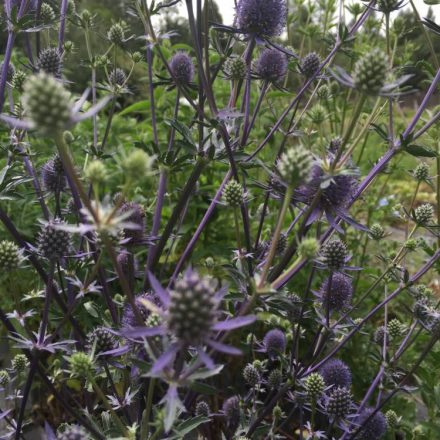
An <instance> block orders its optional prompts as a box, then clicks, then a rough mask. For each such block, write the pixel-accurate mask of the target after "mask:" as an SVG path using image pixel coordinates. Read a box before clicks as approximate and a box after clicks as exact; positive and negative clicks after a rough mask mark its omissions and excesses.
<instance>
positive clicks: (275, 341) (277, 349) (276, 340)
mask: <svg viewBox="0 0 440 440" xmlns="http://www.w3.org/2000/svg"><path fill="white" fill-rule="evenodd" d="M263 346H264V350H265V351H266V352H267V353H268V354H269V356H275V355H279V354H281V353H283V352H284V350H285V349H286V336H285V335H284V333H283V332H282V331H281V330H279V329H273V330H269V331H268V332H267V333H266V335H265V336H264V339H263Z"/></svg>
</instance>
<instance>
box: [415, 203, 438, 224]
mask: <svg viewBox="0 0 440 440" xmlns="http://www.w3.org/2000/svg"><path fill="white" fill-rule="evenodd" d="M433 216H434V208H433V206H432V205H430V204H429V203H425V204H424V205H421V206H419V207H418V208H416V210H415V211H414V218H415V221H416V223H417V224H418V225H422V226H425V225H427V224H429V222H430V221H431V220H432V218H433Z"/></svg>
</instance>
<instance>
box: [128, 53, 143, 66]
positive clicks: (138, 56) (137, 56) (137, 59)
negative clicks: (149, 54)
mask: <svg viewBox="0 0 440 440" xmlns="http://www.w3.org/2000/svg"><path fill="white" fill-rule="evenodd" d="M143 58H144V57H143V55H142V54H141V53H140V52H133V53H132V54H131V59H132V60H133V63H136V64H137V63H140V62H141V61H142V60H143Z"/></svg>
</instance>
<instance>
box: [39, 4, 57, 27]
mask: <svg viewBox="0 0 440 440" xmlns="http://www.w3.org/2000/svg"><path fill="white" fill-rule="evenodd" d="M40 20H41V22H42V23H44V24H48V23H50V22H52V21H54V20H55V11H54V10H53V8H52V6H51V5H49V3H42V4H41V9H40Z"/></svg>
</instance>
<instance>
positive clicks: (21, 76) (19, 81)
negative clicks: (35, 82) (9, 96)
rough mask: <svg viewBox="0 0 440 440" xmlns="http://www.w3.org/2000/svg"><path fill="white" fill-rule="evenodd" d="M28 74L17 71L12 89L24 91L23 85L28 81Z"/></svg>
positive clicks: (13, 78)
mask: <svg viewBox="0 0 440 440" xmlns="http://www.w3.org/2000/svg"><path fill="white" fill-rule="evenodd" d="M26 78H27V76H26V73H25V72H23V71H22V70H17V71H16V72H15V73H14V76H13V77H12V87H13V88H14V89H16V90H18V91H19V92H22V91H23V84H24V83H25V81H26Z"/></svg>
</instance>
